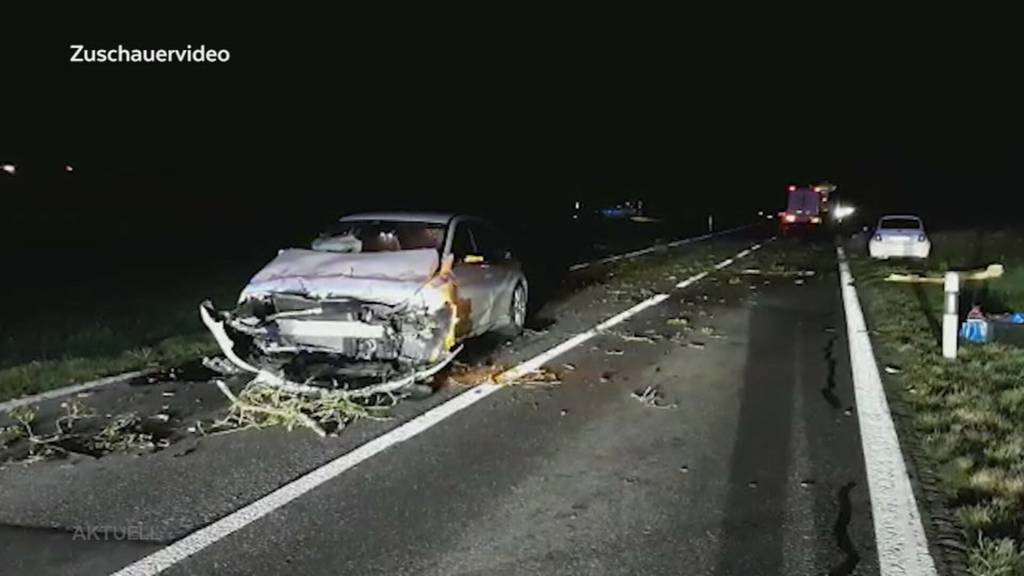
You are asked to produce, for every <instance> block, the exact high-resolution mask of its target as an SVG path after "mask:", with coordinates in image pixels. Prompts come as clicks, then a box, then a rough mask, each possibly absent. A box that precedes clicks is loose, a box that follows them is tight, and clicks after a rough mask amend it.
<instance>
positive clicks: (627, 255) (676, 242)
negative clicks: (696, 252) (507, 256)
mask: <svg viewBox="0 0 1024 576" xmlns="http://www.w3.org/2000/svg"><path fill="white" fill-rule="evenodd" d="M757 225H758V224H745V225H743V226H737V227H735V228H729V229H726V230H721V231H719V232H711V233H708V234H701V235H700V236H692V237H690V238H681V239H679V240H673V241H672V242H668V243H667V244H665V246H668V247H671V248H676V247H679V246H682V245H683V244H691V243H693V242H699V241H701V240H707V239H708V238H714V237H715V236H721V235H723V234H729V233H731V232H736V231H739V230H746V229H747V228H753V227H754V226H757ZM656 249H657V246H648V247H647V248H641V249H640V250H634V251H632V252H626V253H625V254H615V255H614V256H605V257H604V258H598V259H597V260H593V261H591V262H580V263H579V264H573V265H572V266H569V272H575V271H577V270H583V269H584V268H589V267H591V266H597V265H598V264H608V263H609V262H616V261H618V260H622V259H624V258H634V257H636V256H643V255H644V254H649V253H651V252H654V251H655V250H656ZM748 254H749V252H748ZM737 256H738V255H737ZM743 256H746V254H743ZM743 256H740V258H742V257H743Z"/></svg>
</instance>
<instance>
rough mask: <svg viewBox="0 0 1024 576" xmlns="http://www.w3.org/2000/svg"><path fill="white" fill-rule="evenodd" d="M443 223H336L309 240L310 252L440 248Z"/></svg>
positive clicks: (384, 221)
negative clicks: (311, 248)
mask: <svg viewBox="0 0 1024 576" xmlns="http://www.w3.org/2000/svg"><path fill="white" fill-rule="evenodd" d="M445 228H446V227H445V225H444V224H435V223H430V222H395V221H389V220H365V221H362V220H361V221H353V222H339V223H337V224H336V225H334V226H332V227H331V228H330V229H328V230H327V231H325V232H324V233H323V234H321V235H320V237H318V238H317V239H316V240H314V241H313V246H312V247H313V249H314V250H322V251H326V252H350V253H359V252H398V251H401V250H421V249H424V248H431V249H434V250H441V248H442V247H443V245H444V233H445Z"/></svg>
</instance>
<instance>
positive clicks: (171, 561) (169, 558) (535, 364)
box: [113, 258, 732, 576]
mask: <svg viewBox="0 0 1024 576" xmlns="http://www.w3.org/2000/svg"><path fill="white" fill-rule="evenodd" d="M729 260H730V261H731V260H732V258H730V259H729ZM719 264H721V263H719ZM705 276H707V272H701V273H699V274H695V275H694V276H691V277H690V278H688V279H686V280H684V281H683V282H680V283H679V285H689V284H692V283H694V282H697V281H698V280H700V279H701V278H704V277H705ZM668 297H669V295H668V294H655V295H654V296H651V297H650V298H648V299H646V300H644V301H643V302H640V303H639V304H637V305H635V306H633V307H632V308H629V309H628V310H625V311H624V312H620V313H618V314H616V315H615V316H612V317H611V318H609V319H607V320H605V321H604V322H601V323H600V324H598V325H597V326H594V327H593V328H591V329H590V330H587V331H586V332H582V333H580V334H577V335H576V336H573V337H572V338H570V339H568V340H566V341H564V342H562V343H561V344H559V345H557V346H555V347H554V348H551V349H550V350H548V351H546V352H543V353H541V354H539V355H537V356H534V357H533V358H531V359H529V360H527V361H525V362H523V363H522V364H519V365H518V366H516V367H514V368H512V369H510V370H507V371H505V372H502V373H501V374H499V375H498V376H497V377H496V378H495V380H496V381H497V382H501V381H508V380H514V379H516V378H518V377H519V376H522V375H523V374H527V373H529V372H533V371H534V370H536V369H538V368H540V367H541V366H542V365H544V364H545V363H546V362H549V361H551V360H552V359H554V358H555V357H556V356H558V355H560V354H563V353H565V352H567V351H569V350H571V349H572V348H575V347H576V346H579V345H580V344H582V343H584V342H586V341H587V340H590V339H591V338H593V337H594V336H597V335H598V334H600V333H601V332H602V331H604V330H607V329H608V328H611V327H612V326H614V325H616V324H619V323H620V322H623V321H625V320H627V319H628V318H630V317H631V316H634V315H636V314H638V313H640V312H641V311H643V310H646V309H647V308H650V307H651V306H654V305H656V304H659V303H661V302H663V301H664V300H665V299H666V298H668ZM501 388H502V385H501V384H499V383H493V382H487V383H484V384H480V385H478V386H476V387H474V388H472V389H470V390H467V391H466V392H463V393H462V394H459V395H458V396H455V397H454V398H452V399H450V400H448V401H447V402H445V403H443V404H439V405H438V406H435V407H434V408H431V409H430V410H427V411H426V412H424V413H423V414H420V415H419V416H417V417H415V418H413V419H412V420H409V421H408V422H406V423H405V424H402V425H401V426H398V427H397V428H395V429H393V430H391V431H390V432H387V433H385V434H382V435H380V436H378V437H377V438H374V439H373V440H370V441H369V442H367V443H366V444H363V445H362V446H360V447H358V448H356V449H354V450H352V451H351V452H348V453H346V454H344V455H342V456H339V457H338V458H335V459H334V460H331V461H330V462H328V463H327V464H324V465H323V466H321V467H320V468H317V469H316V470H313V471H312V472H309V473H307V474H306V475H304V476H301V477H299V478H298V479H297V480H293V481H292V482H289V483H288V484H285V485H284V486H281V487H280V488H278V489H277V490H274V491H273V492H271V493H270V494H267V495H266V496H264V497H262V498H260V499H259V500H256V501H255V502H252V503H251V504H248V505H246V506H244V507H242V508H240V509H238V510H236V511H234V512H232V513H231V514H228V515H227V516H225V517H223V518H221V519H220V520H217V521H216V522H214V523H213V524H210V525H208V526H206V527H204V528H200V529H199V530H197V531H196V532H193V533H192V534H189V535H188V536H185V537H184V538H182V539H181V540H178V541H176V542H174V543H172V544H169V545H168V546H167V547H165V548H161V549H160V550H157V551H156V552H154V553H152V554H150V555H149V556H146V557H144V558H142V559H140V560H137V561H136V562H134V563H132V564H129V565H128V566H126V567H124V568H122V569H121V570H118V571H117V572H115V573H114V574H113V576H152V575H155V574H159V573H160V572H163V571H164V570H166V569H168V568H170V567H171V566H174V565H175V564H177V563H178V562H181V561H182V560H184V559H186V558H188V557H189V556H192V555H193V554H196V553H198V552H199V551H201V550H203V549H204V548H206V547H208V546H210V545H212V544H214V543H215V542H217V541H219V540H222V539H223V538H225V537H227V536H229V535H231V534H233V533H234V532H237V531H238V530H241V529H242V528H244V527H246V526H248V525H249V524H251V523H253V522H255V521H257V520H259V519H260V518H262V517H264V516H266V515H267V514H270V513H271V512H273V511H274V510H277V509H278V508H280V507H282V506H284V505H286V504H288V503H289V502H291V501H292V500H295V499H296V498H298V497H300V496H302V495H303V494H305V493H306V492H309V491H310V490H313V489H314V488H316V487H317V486H320V485H321V484H323V483H325V482H327V481H328V480H331V479H332V478H335V477H337V476H339V475H341V474H342V473H343V472H345V471H346V470H348V469H350V468H352V467H354V466H356V465H357V464H359V463H361V462H363V461H365V460H368V459H370V458H372V457H373V456H375V455H377V454H379V453H381V452H383V451H384V450H387V449H388V448H390V447H391V446H394V445H395V444H398V443H399V442H404V441H405V440H408V439H410V438H412V437H413V436H416V435H417V434H419V433H420V432H423V431H424V430H426V429H428V428H430V427H431V426H433V425H434V424H437V423H438V422H440V421H442V420H444V419H445V418H448V417H449V416H451V415H452V414H455V413H456V412H459V411H461V410H463V409H465V408H468V407H469V406H472V405H473V404H475V403H477V402H479V401H480V400H483V399H484V398H486V397H487V396H490V395H491V394H493V393H495V392H497V391H498V390H500V389H501Z"/></svg>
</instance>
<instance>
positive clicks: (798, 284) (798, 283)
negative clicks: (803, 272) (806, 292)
mask: <svg viewBox="0 0 1024 576" xmlns="http://www.w3.org/2000/svg"><path fill="white" fill-rule="evenodd" d="M803 283H804V281H803V279H802V278H797V279H796V280H793V284H796V285H797V286H800V285H802V284H803Z"/></svg>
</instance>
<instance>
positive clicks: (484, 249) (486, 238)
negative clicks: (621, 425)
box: [469, 223, 495, 260]
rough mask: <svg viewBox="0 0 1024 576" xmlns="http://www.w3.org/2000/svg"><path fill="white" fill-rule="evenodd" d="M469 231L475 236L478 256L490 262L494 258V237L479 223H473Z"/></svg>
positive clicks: (474, 240) (474, 241)
mask: <svg viewBox="0 0 1024 576" xmlns="http://www.w3.org/2000/svg"><path fill="white" fill-rule="evenodd" d="M469 231H470V233H471V234H473V243H474V244H475V245H476V250H477V252H476V253H477V254H479V255H480V256H483V257H484V258H486V259H488V260H490V259H492V258H493V257H494V249H495V247H494V235H493V234H491V231H490V230H488V229H487V227H486V226H482V225H480V224H478V223H473V224H471V225H470V227H469Z"/></svg>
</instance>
